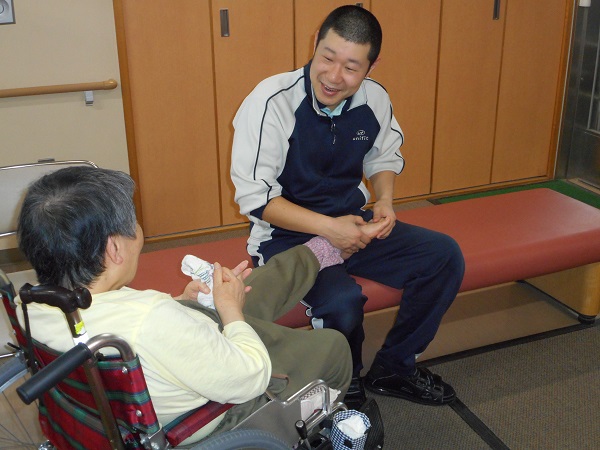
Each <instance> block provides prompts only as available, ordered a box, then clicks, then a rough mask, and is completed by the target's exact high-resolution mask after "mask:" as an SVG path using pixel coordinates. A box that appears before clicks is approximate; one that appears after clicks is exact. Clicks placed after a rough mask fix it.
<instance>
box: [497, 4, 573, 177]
mask: <svg viewBox="0 0 600 450" xmlns="http://www.w3.org/2000/svg"><path fill="white" fill-rule="evenodd" d="M570 8H571V2H569V1H567V0H547V1H545V2H544V5H543V7H541V6H540V5H539V4H538V3H536V2H526V1H511V2H509V3H508V8H507V17H506V35H505V38H504V51H503V58H502V73H501V76H500V93H499V97H498V118H497V127H496V145H495V148H494V160H493V170H492V182H494V183H496V182H502V181H510V180H518V179H522V178H530V177H536V176H545V175H551V173H548V158H549V155H553V154H554V153H555V152H556V148H552V147H551V145H552V144H553V143H554V144H555V143H556V140H555V138H556V134H557V133H558V127H555V126H554V124H555V123H556V119H557V118H555V117H554V112H555V110H556V107H555V106H556V103H557V102H562V94H563V88H562V86H560V85H559V83H560V82H561V81H562V80H564V78H563V76H562V75H563V72H564V69H562V68H561V67H562V50H563V42H564V41H565V39H564V36H565V32H566V29H565V28H566V27H567V25H568V23H567V22H566V19H567V18H568V17H570V11H569V9H570Z"/></svg>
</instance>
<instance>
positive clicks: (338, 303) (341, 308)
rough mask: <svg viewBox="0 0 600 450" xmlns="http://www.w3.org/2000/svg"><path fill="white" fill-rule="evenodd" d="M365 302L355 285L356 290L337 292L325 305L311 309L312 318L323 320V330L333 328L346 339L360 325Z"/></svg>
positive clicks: (360, 291) (359, 289)
mask: <svg viewBox="0 0 600 450" xmlns="http://www.w3.org/2000/svg"><path fill="white" fill-rule="evenodd" d="M365 301H366V297H365V296H364V295H363V294H362V290H361V288H360V286H358V285H357V286H356V289H352V290H346V291H344V292H338V293H337V294H336V295H335V297H332V298H330V299H329V300H328V302H327V303H326V304H325V305H322V306H321V307H317V308H313V317H315V318H318V319H322V320H323V328H333V329H334V330H338V331H339V332H341V333H342V334H343V335H344V336H346V337H348V336H350V334H351V333H352V332H353V331H354V330H355V329H356V328H357V327H359V326H360V325H361V324H362V321H363V316H364V313H363V307H364V304H365Z"/></svg>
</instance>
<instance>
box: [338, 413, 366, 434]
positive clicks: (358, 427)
mask: <svg viewBox="0 0 600 450" xmlns="http://www.w3.org/2000/svg"><path fill="white" fill-rule="evenodd" d="M337 426H338V428H339V429H340V431H341V432H342V433H344V434H345V435H346V436H348V437H349V438H350V439H357V438H360V437H363V436H364V435H365V433H366V432H367V426H366V425H365V422H364V421H363V420H362V417H360V416H359V415H353V416H350V417H348V418H347V419H344V420H340V421H339V422H338V424H337Z"/></svg>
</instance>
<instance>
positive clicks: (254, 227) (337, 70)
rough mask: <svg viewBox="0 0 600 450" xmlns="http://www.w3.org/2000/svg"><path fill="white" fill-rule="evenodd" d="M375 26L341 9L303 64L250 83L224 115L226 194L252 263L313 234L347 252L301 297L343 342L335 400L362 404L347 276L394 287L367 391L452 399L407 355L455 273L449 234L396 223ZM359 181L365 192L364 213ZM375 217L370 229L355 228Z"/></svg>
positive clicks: (358, 296)
mask: <svg viewBox="0 0 600 450" xmlns="http://www.w3.org/2000/svg"><path fill="white" fill-rule="evenodd" d="M381 39H382V33H381V27H380V25H379V23H378V21H377V19H376V18H375V17H374V16H373V15H372V14H371V13H370V12H368V11H366V10H365V9H363V8H360V7H357V6H352V5H347V6H342V7H340V8H337V9H335V10H334V11H333V12H332V13H330V14H329V16H328V17H327V18H326V19H325V21H324V22H323V24H322V25H321V27H320V29H319V31H318V33H317V35H316V38H315V51H314V55H313V59H312V60H311V61H310V62H309V63H308V64H307V65H306V66H305V67H303V68H301V69H298V70H296V71H293V72H289V73H284V74H279V75H275V76H273V77H271V78H268V79H266V80H264V81H263V82H261V83H260V84H259V85H258V86H257V87H256V88H255V89H254V91H253V92H252V93H251V94H250V95H249V96H248V97H247V98H246V99H245V100H244V102H243V104H242V106H241V107H240V109H239V111H238V112H237V114H236V117H235V119H234V127H235V135H234V142H233V155H232V166H231V177H232V179H233V182H234V184H235V187H236V194H235V199H236V202H238V204H239V205H240V210H241V212H242V214H246V215H247V216H248V217H249V219H250V221H251V235H250V238H249V239H248V252H249V253H250V255H251V256H252V258H253V261H254V263H255V265H262V264H264V263H266V262H267V261H268V260H269V259H270V258H272V257H273V256H275V255H277V254H279V253H280V252H282V251H285V250H287V249H289V248H291V247H293V246H295V245H298V244H301V243H303V242H305V241H307V240H308V239H310V238H311V237H312V236H315V235H318V236H323V237H325V238H327V239H328V240H329V241H330V242H331V243H332V244H333V245H334V246H335V247H337V248H339V249H340V250H342V251H343V252H346V253H347V254H352V256H350V257H349V259H347V260H346V262H345V264H344V265H337V266H334V267H330V268H328V269H325V270H323V271H322V272H321V273H320V274H319V276H318V277H317V281H316V283H315V286H314V287H313V288H312V289H311V290H310V292H309V293H308V294H307V295H306V297H305V298H304V302H305V303H306V304H307V305H308V306H309V307H310V310H311V315H312V317H313V319H312V323H313V327H320V326H322V327H326V328H334V329H336V330H339V331H341V332H342V333H343V334H344V335H345V336H346V338H347V339H348V341H349V343H350V347H351V351H352V357H353V382H352V384H351V387H350V390H349V393H348V396H347V397H346V400H345V401H346V403H349V404H352V403H353V402H354V403H355V404H360V403H361V402H363V401H364V399H365V396H364V389H363V387H362V381H361V378H360V372H361V369H362V368H363V365H362V359H361V351H362V342H363V340H364V331H363V328H362V320H363V305H364V302H365V301H366V298H365V297H364V296H363V295H362V292H361V288H360V286H358V285H357V284H356V283H355V281H354V280H353V278H351V277H350V275H357V276H360V277H364V278H368V279H371V280H375V281H377V282H379V283H382V284H385V285H388V286H392V287H395V288H398V289H404V293H403V297H402V302H401V303H400V311H399V313H398V317H397V319H396V322H395V324H394V326H393V327H392V329H391V330H390V332H389V333H388V335H387V338H386V341H385V343H384V345H383V347H382V348H381V350H380V351H379V352H378V353H377V355H376V358H375V361H374V363H373V366H372V367H371V369H370V370H369V372H368V373H367V375H366V379H365V380H366V385H367V387H368V388H369V389H370V390H372V391H375V392H378V393H380V394H383V395H392V396H397V397H401V398H405V399H408V400H412V401H415V402H419V403H425V404H431V405H443V404H447V403H449V402H451V401H453V400H454V398H455V396H456V394H455V392H454V390H453V389H452V387H451V386H450V385H448V384H447V383H445V382H443V381H442V380H441V378H440V377H439V376H437V375H433V374H431V373H430V372H429V371H428V370H426V369H423V368H418V367H416V363H415V358H416V357H417V356H418V355H419V354H420V353H421V352H423V351H424V350H425V348H426V347H427V345H428V344H429V343H430V342H431V340H432V339H433V338H434V336H435V334H436V332H437V329H438V327H439V324H440V321H441V319H442V316H443V315H444V313H445V312H446V310H447V309H448V307H449V306H450V304H451V303H452V301H453V300H454V298H455V296H456V293H457V292H458V289H459V287H460V284H461V281H462V277H463V274H464V260H463V257H462V253H461V251H460V248H459V247H458V245H457V244H456V242H455V241H454V240H453V239H451V238H450V237H448V236H446V235H443V234H440V233H436V232H433V231H431V230H426V229H423V228H419V227H415V226H411V225H409V224H404V223H400V222H398V221H396V220H395V219H396V218H395V213H394V210H393V207H392V195H393V184H394V178H395V176H396V175H397V174H399V173H400V172H401V171H402V169H403V168H404V159H403V158H402V156H401V154H400V151H399V147H400V146H401V145H402V143H403V140H404V137H403V134H402V131H401V129H400V127H399V125H398V123H397V121H396V119H395V118H394V115H393V110H392V105H391V103H390V99H389V96H388V95H387V93H386V91H385V89H384V88H383V87H382V86H381V85H379V84H378V83H377V82H375V81H374V80H372V79H370V78H367V77H368V75H369V74H370V73H371V71H372V70H373V69H374V68H375V67H376V66H377V64H378V62H379V51H380V48H381ZM363 174H364V175H365V176H366V178H367V179H369V180H370V182H371V184H372V186H373V188H374V191H375V195H376V202H375V203H374V205H373V208H372V210H364V209H363V208H364V206H365V205H366V204H367V203H368V201H369V192H368V190H367V189H366V188H365V186H364V184H363V183H362V176H363ZM369 222H371V223H378V224H382V229H381V231H380V232H379V233H378V234H377V235H376V236H374V237H375V238H374V239H371V237H372V236H369V235H367V234H366V233H364V232H363V230H364V225H365V224H366V223H369Z"/></svg>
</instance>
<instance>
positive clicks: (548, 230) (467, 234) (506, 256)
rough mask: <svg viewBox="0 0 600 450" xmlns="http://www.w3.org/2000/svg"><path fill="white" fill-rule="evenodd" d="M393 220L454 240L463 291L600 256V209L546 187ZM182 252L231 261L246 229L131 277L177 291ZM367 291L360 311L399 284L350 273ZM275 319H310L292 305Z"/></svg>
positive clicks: (387, 297)
mask: <svg viewBox="0 0 600 450" xmlns="http://www.w3.org/2000/svg"><path fill="white" fill-rule="evenodd" d="M396 216H397V218H398V220H400V221H402V222H407V223H411V224H414V225H419V226H422V227H425V228H429V229H432V230H437V231H441V232H443V233H446V234H448V235H450V236H452V237H453V238H454V239H456V241H457V242H458V243H459V245H460V247H461V249H462V251H463V254H464V256H465V263H466V272H465V278H464V280H463V283H462V286H461V291H470V290H473V289H479V288H483V287H488V286H493V285H497V284H500V283H506V282H510V281H517V280H522V279H526V278H532V277H536V276H540V275H545V274H549V273H554V272H559V271H561V270H566V269H571V268H573V267H579V266H584V265H586V264H591V263H595V262H598V261H600V210H598V209H596V208H594V207H592V206H589V205H587V204H585V203H582V202H580V201H578V200H575V199H572V198H570V197H567V196H565V195H563V194H560V193H558V192H555V191H553V190H550V189H532V190H524V191H518V192H512V193H508V194H500V195H492V196H487V197H479V198H474V199H469V200H463V201H458V202H453V203H446V204H442V205H436V206H432V207H424V208H416V209H410V210H404V211H398V212H397V213H396ZM187 254H191V255H196V256H198V257H200V258H202V259H205V260H207V261H211V262H214V261H218V262H220V263H221V264H223V265H225V266H227V267H233V266H235V265H236V264H237V263H239V262H240V261H242V260H244V259H248V260H249V257H248V254H247V253H246V237H238V238H231V239H225V240H220V241H214V242H206V243H202V244H195V245H190V246H185V247H177V248H171V249H166V250H158V251H154V252H149V253H143V254H142V255H141V256H140V261H139V266H138V271H137V275H136V277H135V279H134V280H133V282H132V283H131V284H130V286H131V287H132V288H136V289H156V290H159V291H163V292H169V293H170V294H172V295H179V294H181V292H182V291H183V288H184V287H185V285H186V284H187V283H188V282H189V281H190V278H189V277H187V276H185V275H184V274H183V273H181V260H182V259H183V257H184V256H185V255H187ZM356 279H357V281H358V283H359V284H360V285H361V286H362V288H363V292H364V293H365V295H366V296H367V297H368V298H369V301H368V302H367V303H366V305H365V312H371V311H377V310H381V309H384V308H388V307H391V306H396V305H397V304H398V303H399V301H400V298H401V296H402V292H401V291H399V290H396V289H393V288H389V287H387V286H383V285H381V284H378V283H376V282H374V281H370V280H365V279H363V278H359V277H357V278H356ZM278 322H279V323H281V324H283V325H287V326H291V327H300V326H305V325H308V318H307V317H306V315H305V308H304V307H303V306H302V305H298V306H297V307H296V308H295V309H293V310H292V311H290V313H288V314H287V315H286V316H284V317H282V318H281V319H280V320H279V321H278Z"/></svg>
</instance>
